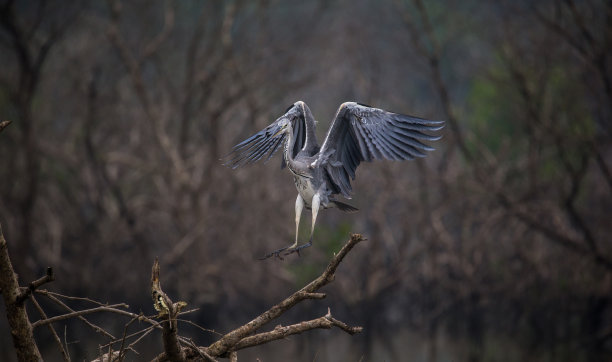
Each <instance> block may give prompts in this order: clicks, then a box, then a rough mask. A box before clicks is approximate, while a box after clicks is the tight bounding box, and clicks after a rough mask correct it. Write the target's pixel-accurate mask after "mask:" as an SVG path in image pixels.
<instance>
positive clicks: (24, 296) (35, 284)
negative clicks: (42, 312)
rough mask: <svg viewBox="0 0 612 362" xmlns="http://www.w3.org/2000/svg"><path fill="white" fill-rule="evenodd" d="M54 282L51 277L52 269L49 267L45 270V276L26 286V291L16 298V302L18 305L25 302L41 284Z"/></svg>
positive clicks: (53, 277) (53, 278)
mask: <svg viewBox="0 0 612 362" xmlns="http://www.w3.org/2000/svg"><path fill="white" fill-rule="evenodd" d="M54 280H55V276H54V275H53V268H51V267H49V268H47V274H46V275H45V276H43V277H41V278H39V279H37V280H35V281H33V282H32V283H30V285H29V286H28V288H27V289H25V290H24V291H22V292H21V294H20V295H19V297H17V302H18V303H22V302H23V301H25V300H26V299H27V298H28V297H29V296H30V295H31V294H32V292H33V291H35V290H36V289H37V288H38V287H40V286H42V285H43V284H46V283H49V282H52V281H54Z"/></svg>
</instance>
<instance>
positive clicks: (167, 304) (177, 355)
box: [151, 258, 185, 361]
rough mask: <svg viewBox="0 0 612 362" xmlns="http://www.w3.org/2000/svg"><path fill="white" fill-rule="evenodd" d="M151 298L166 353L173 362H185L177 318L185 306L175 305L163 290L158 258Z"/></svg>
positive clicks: (154, 270) (152, 278)
mask: <svg viewBox="0 0 612 362" xmlns="http://www.w3.org/2000/svg"><path fill="white" fill-rule="evenodd" d="M151 296H152V297H153V303H154V306H155V309H156V310H157V311H158V312H159V316H160V317H163V318H164V321H163V322H162V328H163V330H162V331H163V332H162V333H163V342H164V351H165V352H166V354H167V356H168V357H167V358H168V359H169V360H171V361H185V353H184V352H183V349H182V348H181V345H180V343H179V340H178V327H177V322H176V316H177V315H178V312H179V310H180V309H181V308H182V305H184V304H183V303H182V302H178V303H173V302H172V300H171V299H170V297H168V296H167V295H166V293H164V291H163V290H162V289H161V284H160V282H159V260H158V259H157V258H156V259H155V262H154V263H153V269H152V271H151Z"/></svg>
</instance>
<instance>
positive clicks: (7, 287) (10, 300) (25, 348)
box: [0, 225, 42, 361]
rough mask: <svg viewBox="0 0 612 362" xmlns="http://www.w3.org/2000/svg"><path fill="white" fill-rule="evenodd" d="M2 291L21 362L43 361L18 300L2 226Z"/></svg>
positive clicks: (0, 235)
mask: <svg viewBox="0 0 612 362" xmlns="http://www.w3.org/2000/svg"><path fill="white" fill-rule="evenodd" d="M0 290H2V297H3V298H4V305H5V306H6V316H7V319H8V323H9V326H10V328H11V336H12V337H13V345H14V346H15V350H16V352H17V359H18V360H20V361H42V357H41V355H40V351H39V350H38V346H37V345H36V341H35V340H34V334H33V327H32V325H31V324H30V321H29V320H28V314H27V313H26V309H25V306H24V304H23V302H18V301H17V299H18V298H19V295H21V291H20V289H19V283H18V282H17V274H15V271H14V269H13V265H12V264H11V259H10V258H9V254H8V246H7V243H6V240H5V239H4V235H3V234H2V226H1V225H0Z"/></svg>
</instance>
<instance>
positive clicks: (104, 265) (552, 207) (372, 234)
mask: <svg viewBox="0 0 612 362" xmlns="http://www.w3.org/2000/svg"><path fill="white" fill-rule="evenodd" d="M611 49H612V3H611V2H609V1H605V0H584V1H578V0H543V1H536V2H531V1H515V0H501V1H489V2H487V1H472V0H467V1H464V0H463V1H457V0H440V1H424V0H384V1H365V0H350V1H349V0H336V1H297V0H295V1H274V0H268V1H239V0H236V1H188V0H183V1H150V0H146V1H145V0H135V1H117V0H109V1H107V2H105V1H93V0H92V1H75V2H65V1H52V0H48V1H44V0H34V1H10V0H1V1H0V64H1V66H0V119H2V120H5V119H9V120H12V121H13V124H11V125H10V126H9V127H8V128H6V129H5V130H4V131H3V132H2V134H0V179H1V180H2V182H1V187H0V223H1V224H2V227H3V231H4V235H5V237H6V239H7V240H8V243H9V248H10V250H9V251H10V253H11V257H12V259H13V264H14V266H15V268H16V269H17V271H18V273H19V276H20V281H21V283H22V284H25V283H29V282H30V281H31V280H33V279H35V278H38V277H40V276H41V275H44V271H45V268H46V267H47V266H52V267H53V268H54V270H55V274H56V278H57V280H56V281H55V282H53V283H52V284H49V285H47V287H48V288H49V289H50V290H53V291H58V292H61V293H62V294H66V295H72V296H81V297H89V298H92V299H95V300H98V301H102V302H109V303H119V302H126V303H128V304H129V305H130V310H131V311H133V312H135V313H138V312H140V311H142V312H143V313H145V314H154V313H155V312H154V310H153V306H152V302H151V298H150V295H149V293H150V289H149V288H150V286H149V283H150V281H149V280H150V268H151V265H152V263H153V260H154V258H155V257H156V256H157V257H159V258H160V262H161V268H162V285H163V286H164V290H165V291H166V292H167V293H168V294H169V295H170V296H171V297H172V298H173V299H174V300H184V301H187V302H188V305H189V307H192V308H199V310H198V311H197V312H195V313H192V314H191V315H190V316H189V319H190V320H192V321H193V322H196V323H197V324H199V325H200V326H202V327H204V328H209V329H214V330H216V331H219V332H226V331H229V330H230V329H232V328H234V327H237V326H239V325H242V324H243V323H246V322H247V321H249V320H251V319H252V318H253V317H255V316H256V315H258V314H259V313H261V312H263V311H265V310H266V309H267V308H269V307H270V306H271V305H273V304H274V303H276V302H278V301H279V300H281V299H282V298H284V297H286V296H288V295H289V294H290V293H291V292H293V291H294V290H296V289H298V288H301V287H302V286H303V285H304V284H305V283H306V282H307V281H309V280H310V279H311V278H313V277H315V276H317V275H318V274H319V273H320V272H321V271H322V270H323V268H324V266H325V265H326V263H327V261H328V259H329V257H330V256H331V255H332V254H333V252H335V251H337V250H339V248H340V246H341V245H342V243H343V242H344V241H346V240H347V239H348V237H349V234H350V233H351V232H354V233H362V234H364V235H365V236H366V237H367V238H368V241H366V242H364V243H362V244H360V245H358V247H357V248H356V249H355V250H354V251H353V252H352V253H351V254H349V256H348V257H347V259H346V260H345V262H344V263H343V264H342V265H341V266H340V268H339V271H338V274H337V276H336V280H335V282H334V283H332V284H331V285H330V286H328V287H326V288H325V290H324V291H325V292H327V293H328V297H327V299H325V300H322V301H307V302H305V303H303V304H302V305H299V306H298V307H296V308H295V309H294V310H292V311H291V313H289V315H287V316H286V317H283V318H282V319H281V320H280V321H279V322H278V323H282V324H290V323H295V322H298V321H300V320H304V319H312V318H316V317H319V316H321V315H324V314H325V313H326V312H327V307H328V306H329V307H331V311H332V313H333V314H334V316H335V317H336V318H338V319H341V320H343V321H345V322H347V323H349V324H351V325H361V326H363V327H365V330H364V332H363V333H362V334H360V335H356V336H353V337H351V336H348V335H346V334H344V333H343V332H341V331H339V330H329V331H328V330H324V331H323V330H320V331H313V332H309V333H306V334H303V335H297V336H294V337H292V338H290V339H287V340H283V341H279V342H274V343H271V344H268V345H266V346H263V347H257V348H253V349H251V350H246V351H242V352H240V353H239V357H240V360H246V361H256V360H258V359H259V361H265V362H274V361H289V360H294V361H319V362H323V361H432V362H433V361H609V360H610V359H612V243H611V242H610V235H611V232H612V217H611V212H612V56H611V52H612V50H611ZM297 100H303V101H305V102H306V103H307V104H308V105H309V106H310V108H311V110H312V111H313V113H314V115H315V117H316V118H317V120H318V121H319V124H318V126H319V129H318V135H319V140H321V139H322V138H323V137H324V135H325V132H326V130H327V128H328V126H329V122H330V121H331V119H332V118H333V115H334V113H335V111H336V109H337V107H338V106H339V105H340V104H341V103H342V102H344V101H349V100H354V101H359V102H362V103H366V104H370V105H373V106H376V107H380V108H384V109H387V110H390V111H395V112H400V113H406V114H412V115H415V116H419V117H424V118H429V119H435V120H446V121H447V126H446V127H445V129H444V130H443V131H442V132H441V133H442V135H443V139H442V140H441V141H439V142H436V143H435V145H434V146H435V147H436V151H435V152H433V153H429V155H428V157H427V158H425V159H419V160H416V161H411V162H402V163H399V162H378V163H369V164H362V165H361V166H360V167H359V169H358V171H357V180H356V181H355V182H354V185H353V186H354V190H355V195H354V198H353V200H352V204H354V205H355V206H357V207H359V208H360V209H361V210H360V212H359V213H357V214H342V213H340V212H338V211H337V210H326V211H324V212H322V213H321V214H320V215H319V219H318V222H317V229H316V231H315V240H314V246H313V247H311V248H309V249H307V250H305V251H304V252H303V253H302V256H301V257H294V256H291V257H288V258H286V259H285V260H284V261H279V260H265V261H259V260H256V258H257V257H259V256H261V255H263V254H265V253H266V252H269V251H271V250H274V249H276V248H279V247H282V246H285V245H287V244H289V243H291V242H292V240H293V233H294V227H295V224H294V200H295V196H296V190H295V187H294V185H293V182H292V181H293V180H292V177H291V175H290V174H289V173H288V172H287V171H286V170H281V169H280V162H281V161H280V157H276V158H274V159H273V160H271V161H270V162H268V163H267V164H263V163H261V164H257V165H253V166H251V167H245V168H242V169H239V170H235V171H232V170H230V169H228V168H226V167H224V166H222V165H221V161H220V159H221V158H222V157H223V156H224V155H225V154H227V153H228V152H229V151H230V149H231V146H232V145H234V144H236V143H237V142H239V141H241V140H242V139H244V138H246V137H247V136H249V135H250V134H252V133H254V132H255V131H258V130H260V129H261V128H263V127H265V126H266V125H268V124H269V123H271V122H272V121H273V120H275V119H276V118H277V117H278V116H280V115H281V114H282V113H283V112H284V110H285V109H286V108H287V106H289V105H290V104H292V103H293V102H295V101H297ZM309 215H310V214H309V213H308V212H305V213H304V215H303V220H302V228H303V230H302V233H301V235H302V240H305V239H306V238H307V235H308V229H309V226H310V220H309V219H310V217H309ZM46 307H47V308H48V312H49V314H53V311H54V309H53V307H52V306H50V305H48V306H46ZM2 309H4V308H2ZM29 313H30V316H31V318H32V319H37V318H38V317H39V316H38V314H37V312H36V310H34V309H31V310H29ZM92 320H93V321H96V322H97V323H99V324H100V325H103V326H105V327H106V328H108V329H109V331H111V332H112V333H113V334H115V335H121V334H122V333H123V329H124V325H125V323H127V322H128V320H126V319H122V318H121V317H117V316H115V315H104V316H94V317H92ZM55 326H56V329H57V330H58V331H59V332H58V333H59V334H60V335H62V336H63V337H65V339H66V341H67V343H68V346H69V351H70V353H71V356H72V358H73V359H74V360H91V359H93V358H95V357H96V356H97V355H98V346H99V345H102V344H105V343H106V342H107V341H108V340H107V339H105V338H106V337H104V336H103V335H101V334H96V333H94V332H93V331H91V330H90V329H88V327H87V326H85V325H84V324H83V323H82V322H80V321H78V320H70V321H65V322H61V323H57V324H56V325H55ZM139 328H144V325H140V326H138V325H135V324H134V325H132V326H130V329H129V330H130V331H136V330H138V329H139ZM179 328H180V331H181V334H183V335H187V336H190V337H192V338H193V339H194V340H195V341H196V342H197V343H199V344H205V343H210V342H211V341H213V340H215V335H214V334H212V333H209V332H205V331H202V330H199V329H197V328H195V327H193V326H191V325H189V324H186V323H183V324H180V325H179ZM36 332H37V337H38V340H39V342H40V345H41V350H42V353H43V355H44V356H45V357H46V359H48V360H61V355H60V354H59V352H58V350H57V347H56V346H55V344H54V342H53V339H52V336H51V334H50V333H49V331H48V330H47V329H45V328H38V329H37V331H36ZM64 334H65V335H64ZM139 346H140V348H138V347H137V350H138V352H139V353H140V355H135V354H131V355H129V357H128V359H129V360H146V359H147V358H148V359H150V358H151V357H153V356H155V355H156V354H157V353H159V352H160V351H161V337H160V335H158V334H153V335H151V336H149V337H147V338H146V339H145V340H143V342H141V344H140V345H139ZM13 359H14V352H13V347H12V343H11V340H10V335H9V332H8V326H7V323H6V318H5V317H3V318H0V360H2V361H12V360H13Z"/></svg>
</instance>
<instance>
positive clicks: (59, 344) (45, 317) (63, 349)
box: [31, 268, 70, 362]
mask: <svg viewBox="0 0 612 362" xmlns="http://www.w3.org/2000/svg"><path fill="white" fill-rule="evenodd" d="M49 269H51V268H49ZM47 271H48V270H47ZM31 300H32V304H34V307H35V308H36V310H38V313H39V314H40V317H41V318H43V319H47V313H45V311H44V310H43V309H42V307H41V306H40V304H38V301H37V300H36V298H34V296H33V295H32V297H31ZM47 327H48V329H49V332H51V334H52V335H53V339H54V340H55V342H56V343H57V346H58V348H59V350H60V352H61V353H62V357H63V358H64V361H67V362H69V361H70V357H69V356H68V352H66V349H65V348H64V345H63V344H62V340H61V339H60V337H59V335H58V334H57V332H56V331H55V328H53V325H51V324H47Z"/></svg>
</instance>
